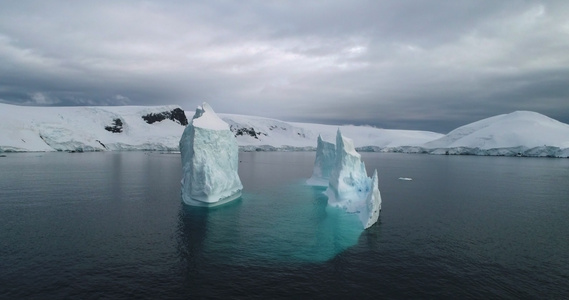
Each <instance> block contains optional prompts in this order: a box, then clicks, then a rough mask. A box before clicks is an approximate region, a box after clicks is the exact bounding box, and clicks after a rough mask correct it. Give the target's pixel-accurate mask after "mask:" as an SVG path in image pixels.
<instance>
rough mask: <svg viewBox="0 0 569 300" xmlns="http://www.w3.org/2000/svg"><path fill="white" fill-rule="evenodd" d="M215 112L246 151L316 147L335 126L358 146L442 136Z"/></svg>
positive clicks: (412, 142) (330, 138) (332, 134)
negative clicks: (319, 136)
mask: <svg viewBox="0 0 569 300" xmlns="http://www.w3.org/2000/svg"><path fill="white" fill-rule="evenodd" d="M218 115H219V116H220V117H221V118H222V119H223V121H225V122H226V123H227V124H229V126H230V127H231V131H233V132H234V133H235V134H236V137H237V142H238V144H239V146H241V148H242V149H246V150H253V149H262V150H271V149H279V150H287V149H291V150H294V149H296V150H298V149H315V148H316V139H317V138H318V135H321V136H322V138H323V139H324V140H327V141H335V139H336V133H337V131H338V128H339V129H340V130H341V131H342V133H344V134H345V135H346V136H348V137H350V138H351V139H352V140H353V141H354V144H355V146H356V147H359V148H364V147H371V148H372V149H383V148H385V147H398V146H408V145H414V146H418V145H422V144H424V143H426V142H428V141H432V140H434V139H437V138H439V137H442V134H439V133H434V132H429V131H417V130H393V129H380V128H375V127H370V126H354V125H342V126H337V125H322V124H312V123H294V122H283V121H279V120H275V119H268V118H262V117H254V116H243V115H231V114H218Z"/></svg>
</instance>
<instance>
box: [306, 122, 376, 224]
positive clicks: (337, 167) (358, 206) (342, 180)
mask: <svg viewBox="0 0 569 300" xmlns="http://www.w3.org/2000/svg"><path fill="white" fill-rule="evenodd" d="M317 161H318V160H317ZM315 168H316V167H315ZM326 195H327V196H328V204H329V205H331V206H334V207H339V208H342V209H344V210H345V211H346V212H348V213H355V214H357V215H358V217H359V218H360V221H361V222H362V225H363V227H364V228H368V227H370V226H372V225H373V224H375V223H376V222H377V219H378V217H379V211H380V210H381V195H380V193H379V187H378V177H377V170H375V171H374V174H373V177H372V178H369V177H368V176H367V172H366V169H365V165H364V163H363V162H362V161H361V156H360V154H359V153H357V152H356V149H355V147H354V144H353V142H352V140H351V139H349V138H346V137H344V136H342V133H341V132H340V130H338V132H337V134H336V154H335V161H334V168H333V169H332V170H331V172H330V179H329V183H328V189H327V190H326Z"/></svg>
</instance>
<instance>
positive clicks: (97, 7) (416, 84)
mask: <svg viewBox="0 0 569 300" xmlns="http://www.w3.org/2000/svg"><path fill="white" fill-rule="evenodd" d="M567 16H569V1H566V0H559V1H555V0H552V1H542V2H540V1H521V0H501V1H495V0H492V1H487V0H472V1H470V0H453V1H447V0H444V1H443V0H441V1H439V0H429V1H427V0H406V1H400V0H369V1H363V0H362V1H353V0H350V1H348V0H346V1H335V0H327V1H320V0H314V1H284V0H283V1H278V0H264V1H261V0H259V1H248V0H242V1H217V0H208V1H154V0H150V1H121V0H114V1H106V0H100V1H99V0H98V1H58V0H55V1H28V0H18V1H10V0H0V102H2V103H8V104H18V105H41V106H75V105H165V104H177V105H180V106H181V107H182V108H183V109H185V110H187V111H193V110H194V109H195V108H196V107H197V106H198V105H200V104H201V103H202V102H204V101H206V102H208V103H209V104H210V105H211V106H212V107H213V108H214V109H215V110H216V112H218V113H234V114H246V115H257V116H264V117H269V118H276V119H281V120H285V121H298V122H313V123H323V124H335V125H342V124H355V125H364V124H365V125H370V126H376V127H381V128H389V129H417V130H429V131H435V132H440V133H447V132H449V131H451V130H452V129H454V128H456V127H458V126H462V125H465V124H468V123H470V122H474V121H477V120H480V119H483V118H487V117H490V116H494V115H498V114H504V113H510V112H513V111H517V110H530V111H536V112H539V113H542V114H545V115H547V116H549V117H552V118H554V119H557V120H559V121H561V122H564V123H569V18H568V17H567Z"/></svg>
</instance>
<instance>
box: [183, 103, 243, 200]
mask: <svg viewBox="0 0 569 300" xmlns="http://www.w3.org/2000/svg"><path fill="white" fill-rule="evenodd" d="M238 150H239V149H238V146H237V141H236V139H235V136H234V135H233V133H232V132H231V131H230V130H229V125H227V123H225V122H224V121H222V120H221V119H220V118H219V117H218V116H217V115H216V114H215V112H214V111H213V109H212V108H211V107H210V106H209V105H208V104H207V103H205V102H204V103H203V105H202V106H201V107H198V108H197V109H196V113H195V115H194V117H193V118H192V121H191V123H190V124H189V125H188V127H186V129H185V130H184V134H183V135H182V138H181V139H180V152H181V154H182V169H183V178H182V200H183V201H184V203H186V204H189V205H197V206H215V205H219V204H222V203H226V202H229V201H231V200H234V199H237V198H239V197H240V196H241V190H242V189H243V185H242V184H241V180H240V179H239V174H238V173H237V168H238V163H239V158H238Z"/></svg>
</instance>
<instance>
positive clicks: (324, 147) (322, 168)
mask: <svg viewBox="0 0 569 300" xmlns="http://www.w3.org/2000/svg"><path fill="white" fill-rule="evenodd" d="M335 165H336V146H335V145H334V144H333V143H330V142H326V141H324V140H323V139H322V136H320V135H318V142H317V145H316V159H315V160H314V169H313V170H312V177H310V178H309V179H308V180H307V181H306V183H307V184H309V185H316V186H328V180H329V179H330V173H332V170H333V169H334V166H335Z"/></svg>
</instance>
